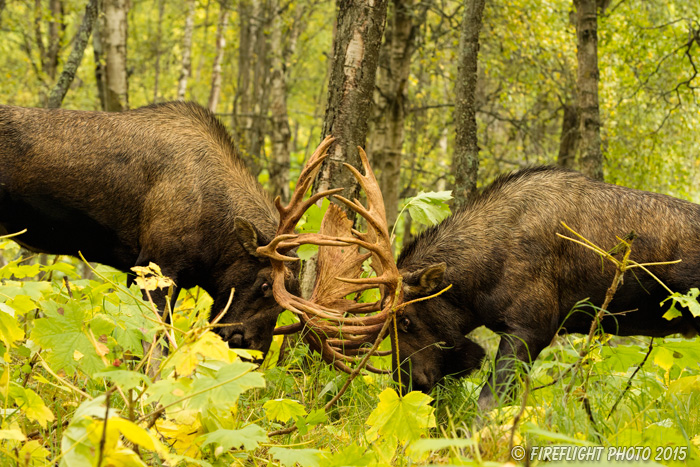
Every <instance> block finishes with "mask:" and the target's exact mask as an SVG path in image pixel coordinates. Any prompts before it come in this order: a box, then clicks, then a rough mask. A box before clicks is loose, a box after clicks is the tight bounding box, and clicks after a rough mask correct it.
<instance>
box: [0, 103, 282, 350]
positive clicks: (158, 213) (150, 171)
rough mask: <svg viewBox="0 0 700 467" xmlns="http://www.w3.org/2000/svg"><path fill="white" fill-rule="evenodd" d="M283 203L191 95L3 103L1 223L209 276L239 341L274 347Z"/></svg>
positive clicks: (117, 262)
mask: <svg viewBox="0 0 700 467" xmlns="http://www.w3.org/2000/svg"><path fill="white" fill-rule="evenodd" d="M278 219H279V218H278V214H277V210H276V209H275V206H274V205H273V203H272V202H271V200H270V199H269V197H268V196H267V195H266V193H265V192H264V190H263V188H262V187H261V186H260V184H259V183H258V182H257V181H256V180H255V178H254V177H253V176H252V175H251V174H250V173H249V172H248V171H247V170H246V169H245V167H244V165H243V163H242V161H241V159H240V158H239V157H238V156H237V155H236V151H235V149H234V145H233V142H232V141H231V138H230V137H229V135H228V134H227V132H226V130H225V128H224V127H223V125H222V124H221V123H220V122H219V121H218V120H217V119H216V118H215V117H214V115H213V114H212V113H210V112H209V111H207V110H205V109H204V108H202V107H200V106H198V105H196V104H192V103H184V102H172V103H165V104H158V105H151V106H147V107H143V108H139V109H136V110H131V111H127V112H122V113H103V112H87V111H71V110H44V109H27V108H20V107H11V106H0V233H14V232H18V231H21V230H23V229H27V231H26V233H23V234H22V235H19V236H17V237H14V239H15V240H16V241H17V242H18V243H19V244H20V245H22V246H24V247H26V248H29V249H31V250H34V251H39V252H47V253H55V254H67V255H77V254H78V252H82V254H83V255H84V256H85V258H87V259H88V260H90V261H96V262H100V263H104V264H107V265H110V266H113V267H115V268H118V269H121V270H123V271H129V270H130V268H131V267H132V266H143V265H148V264H149V262H154V263H157V264H158V265H159V266H160V267H161V269H162V271H163V273H164V274H165V275H167V276H169V277H171V278H172V279H173V280H174V281H175V283H176V284H177V287H185V288H188V287H193V286H195V285H199V286H201V287H202V288H204V289H205V290H206V291H207V292H209V294H211V296H212V297H213V298H214V305H213V307H212V312H211V315H212V317H214V316H216V315H217V314H218V313H219V312H221V311H222V310H224V309H225V306H226V304H227V302H228V300H229V297H230V293H231V289H232V288H235V298H234V300H233V302H232V304H231V306H230V308H229V310H228V312H227V314H226V315H225V316H224V317H223V319H222V320H221V323H222V324H232V325H231V326H228V327H221V328H218V332H219V334H220V335H221V336H222V337H223V338H224V340H226V341H228V342H229V344H230V345H231V346H233V347H244V348H250V349H256V350H261V351H263V352H266V351H267V350H268V348H269V345H270V342H271V340H272V331H273V328H274V325H275V322H276V318H277V315H278V314H279V312H280V311H281V307H280V306H279V305H277V303H276V302H275V300H274V298H273V297H272V281H271V276H270V273H271V268H270V262H269V260H268V259H267V258H264V257H261V256H260V255H259V254H258V253H257V248H258V247H259V246H264V245H266V244H267V243H268V241H269V240H271V239H272V237H273V236H274V234H275V231H276V229H277V224H278Z"/></svg>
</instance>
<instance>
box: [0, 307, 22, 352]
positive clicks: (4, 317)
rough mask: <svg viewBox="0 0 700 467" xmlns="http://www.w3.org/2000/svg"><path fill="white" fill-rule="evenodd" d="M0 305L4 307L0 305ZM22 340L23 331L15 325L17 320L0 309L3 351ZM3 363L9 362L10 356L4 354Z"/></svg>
mask: <svg viewBox="0 0 700 467" xmlns="http://www.w3.org/2000/svg"><path fill="white" fill-rule="evenodd" d="M0 305H4V303H3V304H0ZM23 338H24V330H23V329H22V328H20V327H19V325H18V324H17V319H16V318H15V317H14V316H11V315H9V314H7V313H6V312H5V310H4V309H3V308H2V307H0V341H2V342H3V344H5V349H6V350H9V349H10V348H11V347H12V345H13V344H14V342H15V341H18V340H21V339H23ZM3 358H4V359H5V361H7V362H9V361H10V356H9V354H8V353H7V351H6V352H5V355H3Z"/></svg>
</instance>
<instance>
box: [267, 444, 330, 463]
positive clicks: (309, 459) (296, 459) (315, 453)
mask: <svg viewBox="0 0 700 467" xmlns="http://www.w3.org/2000/svg"><path fill="white" fill-rule="evenodd" d="M270 454H272V457H274V458H275V459H277V460H278V461H280V463H281V464H282V465H283V466H284V467H294V466H295V465H297V464H299V465H300V466H302V467H318V466H319V464H320V461H321V458H322V456H324V454H325V453H324V452H323V451H321V450H319V449H287V448H278V447H272V448H270Z"/></svg>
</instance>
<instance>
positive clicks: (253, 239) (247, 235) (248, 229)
mask: <svg viewBox="0 0 700 467" xmlns="http://www.w3.org/2000/svg"><path fill="white" fill-rule="evenodd" d="M233 229H234V232H235V234H236V237H237V238H238V241H239V242H241V245H243V248H245V250H246V251H247V252H248V253H250V254H251V256H255V257H256V258H260V255H259V254H258V247H259V246H263V245H265V243H261V242H262V241H263V239H262V238H261V235H260V232H258V229H256V228H255V226H254V225H253V224H251V223H250V222H248V221H247V220H246V219H244V218H242V217H236V218H235V219H234V220H233Z"/></svg>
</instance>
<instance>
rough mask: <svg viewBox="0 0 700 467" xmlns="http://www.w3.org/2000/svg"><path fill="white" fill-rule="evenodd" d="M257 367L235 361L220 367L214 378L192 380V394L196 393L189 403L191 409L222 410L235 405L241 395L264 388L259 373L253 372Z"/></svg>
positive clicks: (205, 377)
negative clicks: (209, 408)
mask: <svg viewBox="0 0 700 467" xmlns="http://www.w3.org/2000/svg"><path fill="white" fill-rule="evenodd" d="M256 367H257V365H255V364H253V363H248V362H241V361H236V362H233V363H231V364H229V365H226V366H224V367H222V368H221V369H220V370H219V371H217V372H216V375H215V376H214V377H208V376H203V377H200V378H197V379H195V380H194V384H193V385H192V392H193V393H197V395H196V396H194V397H192V399H191V400H190V402H189V407H190V408H192V409H204V408H206V407H207V406H214V407H219V408H222V409H225V408H230V407H233V406H235V405H236V403H237V401H238V396H240V395H241V393H243V392H245V391H247V390H249V389H252V388H262V387H265V380H264V379H263V376H262V374H261V373H258V372H254V371H253V369H255V368H256Z"/></svg>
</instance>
